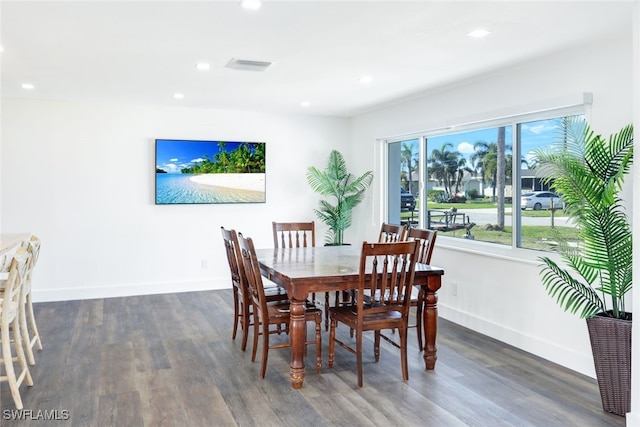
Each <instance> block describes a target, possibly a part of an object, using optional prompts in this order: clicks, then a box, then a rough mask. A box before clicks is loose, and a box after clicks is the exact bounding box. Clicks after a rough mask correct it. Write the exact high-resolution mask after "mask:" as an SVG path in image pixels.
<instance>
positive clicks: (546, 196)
mask: <svg viewBox="0 0 640 427" xmlns="http://www.w3.org/2000/svg"><path fill="white" fill-rule="evenodd" d="M551 201H553V207H554V208H563V207H564V203H563V202H562V197H560V196H558V195H557V194H556V193H552V192H551V191H533V192H531V193H524V194H523V195H522V196H521V198H520V208H521V209H522V210H525V209H533V210H534V211H539V210H541V209H551Z"/></svg>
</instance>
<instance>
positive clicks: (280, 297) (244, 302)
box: [220, 227, 287, 351]
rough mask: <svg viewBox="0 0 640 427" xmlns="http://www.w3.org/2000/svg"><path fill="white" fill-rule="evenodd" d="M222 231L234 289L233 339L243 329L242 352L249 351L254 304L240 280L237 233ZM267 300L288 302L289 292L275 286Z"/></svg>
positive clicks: (269, 289) (269, 290)
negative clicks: (239, 329) (248, 344)
mask: <svg viewBox="0 0 640 427" xmlns="http://www.w3.org/2000/svg"><path fill="white" fill-rule="evenodd" d="M220 230H221V231H222V240H223V242H224V247H225V251H226V254H227V261H228V263H229V271H230V272H231V285H232V289H233V331H232V333H231V339H233V340H235V339H236V334H237V331H238V326H240V328H241V329H242V344H241V346H240V348H241V349H242V351H245V350H246V349H247V340H248V337H249V327H250V326H252V323H251V321H252V320H251V319H252V304H251V298H250V296H249V290H248V288H246V282H243V281H242V280H240V275H241V273H242V271H241V268H240V266H241V262H242V261H241V260H240V254H239V253H238V250H237V244H236V243H235V242H236V240H237V239H236V231H235V230H227V229H225V228H224V227H220ZM274 285H275V283H274ZM265 298H266V299H267V300H268V301H287V292H286V291H285V290H284V289H283V288H281V287H279V286H277V285H275V286H271V287H269V288H266V289H265Z"/></svg>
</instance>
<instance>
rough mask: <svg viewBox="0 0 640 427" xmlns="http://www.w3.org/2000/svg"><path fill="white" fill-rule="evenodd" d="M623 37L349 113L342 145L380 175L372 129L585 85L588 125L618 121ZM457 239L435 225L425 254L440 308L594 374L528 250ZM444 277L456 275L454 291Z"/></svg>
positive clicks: (505, 105)
mask: <svg viewBox="0 0 640 427" xmlns="http://www.w3.org/2000/svg"><path fill="white" fill-rule="evenodd" d="M631 46H632V45H631V34H629V35H625V37H623V38H618V39H615V40H606V41H600V42H598V43H594V44H591V45H588V46H583V47H581V48H580V49H574V50H571V51H567V52H562V53H561V54H558V55H555V56H553V57H548V58H545V59H544V60H540V61H534V62H530V63H527V64H524V65H521V66H518V67H516V68H512V69H505V70H504V71H503V72H501V73H496V74H493V75H488V76H483V77H478V78H477V79H476V80H475V81H470V82H467V83H465V84H460V85H457V86H453V87H448V88H441V89H440V90H438V91H433V92H431V93H426V94H424V95H423V96H420V97H415V98H414V99H411V100H408V101H406V102H402V103H397V104H395V105H389V106H387V107H385V108H381V109H379V110H376V111H374V112H370V113H368V114H363V115H361V116H359V117H356V118H354V119H353V122H352V129H351V132H352V136H351V140H352V147H351V152H350V157H351V158H353V159H356V163H354V167H355V168H364V167H367V166H369V165H374V166H375V168H376V169H375V172H376V176H378V177H380V176H382V175H383V169H382V168H383V165H382V164H381V163H382V162H381V161H380V159H381V154H380V150H381V146H380V144H379V143H377V142H376V139H377V138H384V137H390V136H395V135H401V134H405V133H411V132H416V131H420V130H428V129H436V128H441V127H444V126H448V125H454V124H462V123H468V122H473V121H476V120H483V119H491V118H496V117H500V116H504V115H508V114H514V113H523V112H527V111H532V110H536V109H537V108H540V107H543V106H554V105H556V106H560V105H563V104H564V103H565V102H566V101H567V100H573V99H579V97H580V96H581V94H582V93H583V92H591V93H593V99H594V101H593V106H592V111H591V117H590V122H591V125H592V127H593V128H594V130H595V131H596V132H599V133H603V134H607V135H608V134H609V133H611V132H615V131H618V130H619V129H620V128H621V127H622V126H624V125H626V124H628V123H631V122H632V120H633V115H632V99H633V98H632V93H631V87H632V56H633V55H632V50H631V49H632V47H631ZM377 188H378V189H379V188H380V185H379V183H377ZM373 194H378V192H377V191H374V192H373ZM629 198H630V195H629ZM380 204H381V201H380V200H379V199H376V200H371V201H369V203H368V205H367V206H365V207H363V208H362V209H361V211H362V212H361V214H360V215H361V217H362V218H366V220H363V221H360V222H359V223H358V224H356V227H357V231H358V233H359V235H363V236H367V235H368V236H371V235H374V233H375V230H376V229H377V227H378V225H377V224H379V222H380V221H381V220H382V219H383V218H382V216H381V213H380V212H381V211H380ZM456 243H460V240H456V239H452V238H447V237H446V236H445V235H444V234H442V233H441V234H440V235H439V236H438V242H437V245H436V246H437V249H436V251H435V252H434V254H433V263H434V264H435V265H438V266H441V267H443V268H444V270H445V276H444V278H443V287H442V290H441V292H440V294H439V297H440V299H439V308H440V315H441V316H442V317H443V318H447V319H451V320H454V321H455V322H457V323H460V324H462V325H465V326H468V327H470V328H472V329H475V330H477V331H480V332H482V333H485V334H487V335H489V336H492V337H495V338H497V339H500V340H503V341H505V342H508V343H510V344H513V345H515V346H517V347H520V348H522V349H524V350H527V351H530V352H532V353H535V354H538V355H540V356H542V357H545V358H547V359H550V360H552V361H555V362H558V363H560V364H562V365H565V366H567V367H570V368H572V369H574V370H577V371H579V372H583V373H585V374H588V375H591V376H594V368H593V359H592V356H591V348H590V345H589V339H588V333H587V329H586V325H585V323H584V321H583V320H580V319H578V318H577V317H576V316H573V315H570V314H567V313H564V312H563V311H562V310H561V309H560V308H559V307H558V306H557V305H556V303H555V301H553V300H552V299H551V298H550V297H549V296H548V295H547V294H546V292H545V290H544V288H543V287H542V286H541V284H540V281H539V275H538V271H539V269H538V267H537V265H538V264H539V262H537V261H536V260H535V255H536V253H535V252H533V251H513V250H510V251H503V252H502V253H501V254H500V256H492V255H491V254H490V253H489V252H488V246H487V245H486V244H483V243H481V242H468V241H465V242H464V243H465V244H466V248H468V249H470V250H471V251H468V250H463V249H459V248H458V247H456V245H455V244H456ZM523 252H524V253H523ZM527 252H528V253H529V254H528V255H527ZM452 283H457V295H454V294H453V292H452V286H451V284H452Z"/></svg>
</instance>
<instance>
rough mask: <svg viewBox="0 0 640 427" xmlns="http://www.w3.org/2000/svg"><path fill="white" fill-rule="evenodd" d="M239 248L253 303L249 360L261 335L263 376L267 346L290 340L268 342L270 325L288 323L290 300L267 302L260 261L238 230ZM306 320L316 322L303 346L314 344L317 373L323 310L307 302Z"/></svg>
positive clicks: (261, 368)
mask: <svg viewBox="0 0 640 427" xmlns="http://www.w3.org/2000/svg"><path fill="white" fill-rule="evenodd" d="M236 242H237V245H238V252H239V253H240V259H241V262H242V269H244V274H241V280H242V281H244V280H246V282H247V287H248V289H249V294H250V297H251V302H252V304H253V317H254V320H253V324H254V325H255V326H254V334H253V352H252V355H251V361H252V362H255V360H256V354H257V349H258V337H259V336H260V335H261V336H262V360H261V365H260V377H261V378H264V377H265V374H266V371H267V358H268V355H269V350H270V349H274V348H288V347H290V342H289V341H287V342H285V343H279V344H273V345H271V344H270V342H269V341H270V340H269V337H270V336H271V335H273V334H275V333H278V330H277V329H275V330H274V329H273V328H272V326H273V325H276V326H278V325H281V324H283V323H286V324H287V325H288V324H289V314H290V313H289V303H288V302H283V301H278V302H269V301H267V299H266V298H265V294H264V286H263V283H262V274H261V273H260V264H259V262H258V258H257V257H256V252H255V247H254V245H253V241H252V240H251V238H244V237H243V236H242V234H241V233H238V234H237V236H236ZM305 320H307V321H314V322H315V331H316V333H315V340H311V341H309V340H305V349H306V346H307V345H309V344H315V347H316V368H317V370H318V373H320V372H321V371H322V334H321V328H322V310H320V309H318V308H316V307H313V306H309V307H307V308H306V310H305Z"/></svg>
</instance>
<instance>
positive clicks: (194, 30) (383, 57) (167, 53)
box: [0, 0, 634, 117]
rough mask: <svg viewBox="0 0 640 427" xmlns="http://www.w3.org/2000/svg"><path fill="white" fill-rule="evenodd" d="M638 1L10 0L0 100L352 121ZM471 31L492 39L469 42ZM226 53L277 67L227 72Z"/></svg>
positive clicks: (508, 60)
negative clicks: (244, 0)
mask: <svg viewBox="0 0 640 427" xmlns="http://www.w3.org/2000/svg"><path fill="white" fill-rule="evenodd" d="M633 3H634V2H632V1H613V0H606V1H570V0H567V1H532V2H524V1H510V2H505V1H498V2H487V1H467V2H460V1H447V2H445V1H406V2H405V1H386V2H381V1H350V2H345V1H276V0H272V1H270V0H265V1H263V4H262V7H261V8H260V9H259V10H257V11H247V10H244V9H242V8H241V7H240V6H239V1H207V2H204V1H194V2H188V1H139V2H130V1H110V2H100V1H87V0H85V1H71V2H61V1H43V2H35V1H24V0H22V1H4V0H2V2H1V3H0V19H1V30H0V31H1V36H0V37H1V38H0V45H1V46H2V48H3V52H2V53H1V61H2V80H1V83H2V97H12V98H13V97H17V98H37V99H54V100H84V101H100V102H118V103H136V104H160V105H183V106H189V107H200V108H239V109H249V110H259V111H264V112H275V113H296V114H314V115H331V116H345V117H349V116H353V115H355V114H359V113H362V112H365V111H369V110H372V109H375V108H376V107H379V106H380V105H384V104H387V103H391V102H395V101H397V100H399V99H402V98H406V97H408V96H412V95H415V94H417V93H424V92H426V91H429V90H432V89H434V88H437V87H441V86H445V85H451V84H456V83H458V82H460V81H464V80H466V79H469V78H473V77H474V76H478V75H482V74H486V73H491V72H494V71H496V70H499V69H502V68H505V67H510V66H513V65H515V64H518V63H521V62H523V61H528V60H532V59H535V58H537V57H540V56H544V55H547V54H550V53H553V52H560V51H562V50H564V49H567V48H570V47H572V46H575V45H579V44H582V43H585V42H587V41H593V40H598V39H603V38H610V37H622V36H624V35H625V34H629V36H630V35H631V29H632V18H631V17H632V12H631V11H632V6H633ZM476 29H486V30H489V31H491V34H489V35H488V36H487V37H484V38H480V39H477V38H471V37H468V36H467V33H469V32H470V31H472V30H476ZM232 58H236V59H242V60H256V61H268V62H272V65H271V66H270V67H269V68H268V69H267V70H266V71H264V72H256V71H244V70H232V69H229V68H226V67H225V65H226V64H227V63H228V62H229V61H230V60H231V59H232ZM199 62H206V63H208V64H210V69H209V70H208V71H201V70H198V69H196V64H197V63H199ZM363 75H369V76H371V78H372V81H371V82H369V83H362V82H361V81H360V80H359V79H360V78H361V76H363ZM24 83H30V84H32V85H33V86H34V88H33V89H23V88H22V87H21V85H22V84H24ZM174 93H182V94H183V95H184V98H182V99H175V98H174V96H173V95H174ZM303 101H307V102H308V103H309V105H308V106H306V107H303V106H301V102H303Z"/></svg>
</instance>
